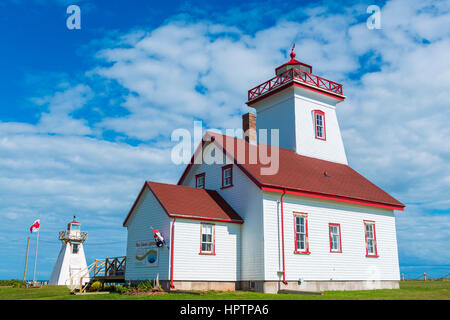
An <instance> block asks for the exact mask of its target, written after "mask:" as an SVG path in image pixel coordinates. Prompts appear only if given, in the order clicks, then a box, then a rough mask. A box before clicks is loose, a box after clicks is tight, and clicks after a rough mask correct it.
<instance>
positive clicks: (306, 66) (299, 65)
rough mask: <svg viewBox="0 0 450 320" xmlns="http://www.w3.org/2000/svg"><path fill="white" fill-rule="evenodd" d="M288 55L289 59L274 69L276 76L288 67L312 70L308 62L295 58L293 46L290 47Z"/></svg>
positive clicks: (309, 71) (304, 70)
mask: <svg viewBox="0 0 450 320" xmlns="http://www.w3.org/2000/svg"><path fill="white" fill-rule="evenodd" d="M290 56H291V60H289V61H288V62H286V63H285V64H283V65H281V66H279V67H278V68H276V69H275V74H276V75H277V76H278V75H280V74H282V73H283V72H286V71H288V70H290V69H298V70H301V71H303V72H306V73H311V72H312V67H311V66H310V65H309V64H306V63H303V62H300V61H297V60H295V56H296V55H295V52H294V48H292V50H291V54H290Z"/></svg>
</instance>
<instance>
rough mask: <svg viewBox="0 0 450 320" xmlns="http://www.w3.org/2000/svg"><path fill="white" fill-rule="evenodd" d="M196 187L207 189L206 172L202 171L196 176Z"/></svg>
mask: <svg viewBox="0 0 450 320" xmlns="http://www.w3.org/2000/svg"><path fill="white" fill-rule="evenodd" d="M195 187H196V188H198V189H205V173H200V174H198V175H196V176H195Z"/></svg>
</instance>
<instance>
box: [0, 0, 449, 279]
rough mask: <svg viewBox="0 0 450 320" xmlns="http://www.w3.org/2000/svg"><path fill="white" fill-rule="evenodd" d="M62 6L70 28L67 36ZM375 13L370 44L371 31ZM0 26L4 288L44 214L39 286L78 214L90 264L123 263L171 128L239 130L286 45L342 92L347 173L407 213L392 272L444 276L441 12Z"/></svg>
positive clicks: (254, 5) (55, 16)
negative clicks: (138, 204) (132, 218)
mask: <svg viewBox="0 0 450 320" xmlns="http://www.w3.org/2000/svg"><path fill="white" fill-rule="evenodd" d="M72 3H75V4H78V5H79V6H80V8H81V16H82V28H81V30H68V29H67V28H66V18H67V14H66V8H67V5H68V4H72ZM371 4H378V5H379V6H380V7H381V8H382V11H381V18H382V28H381V29H380V30H368V28H367V27H366V19H367V17H368V16H369V15H368V14H367V13H366V8H367V7H368V6H369V5H371ZM0 12H1V14H0V35H1V39H2V46H1V47H2V50H1V51H0V70H1V72H0V88H1V89H0V92H1V95H2V99H1V102H0V106H1V107H0V217H1V218H2V224H1V225H0V243H1V247H0V257H1V259H0V278H3V279H9V278H20V277H21V275H22V272H23V264H24V258H25V244H26V237H27V235H28V234H27V230H28V228H29V226H30V225H31V224H32V222H33V221H34V219H36V218H37V217H38V216H39V215H40V216H41V222H42V229H41V241H40V245H39V246H40V249H39V252H40V253H39V260H38V278H40V279H48V278H49V275H50V272H51V269H52V266H53V263H54V261H55V260H56V257H57V254H58V250H59V247H60V244H59V243H58V242H57V240H56V236H57V232H58V231H59V230H62V229H63V228H64V226H65V225H66V223H67V222H68V221H69V220H70V219H71V217H72V216H73V215H76V216H77V217H79V220H80V221H81V222H82V223H83V227H85V229H86V230H87V231H89V241H88V242H87V245H86V251H87V259H88V261H92V260H93V259H95V258H99V257H105V256H116V255H123V254H125V242H126V231H125V229H124V228H122V227H121V225H122V222H123V219H124V217H125V216H126V213H127V212H128V209H129V208H130V206H131V204H132V202H133V201H134V199H135V197H136V195H137V194H138V192H139V189H140V188H141V186H142V183H143V181H144V180H146V179H151V180H155V181H164V182H172V183H174V182H176V181H177V178H178V177H179V175H180V174H181V172H182V170H183V169H184V167H183V166H175V165H173V164H171V162H170V151H171V147H172V144H171V142H170V134H171V132H172V130H174V129H176V128H188V129H189V128H193V121H195V120H201V121H203V123H204V126H205V127H209V128H233V127H239V126H240V116H241V114H242V113H243V112H246V111H247V110H249V109H248V108H247V107H246V106H245V101H246V94H247V90H248V89H250V88H252V87H254V86H255V85H257V84H259V83H260V82H263V81H265V80H267V79H269V78H270V77H272V76H273V69H274V68H275V67H276V66H278V65H280V64H282V63H283V62H285V61H286V59H287V57H288V50H289V48H290V46H291V44H292V43H293V42H295V43H296V53H297V58H298V60H300V61H303V62H305V63H308V64H311V65H312V66H313V71H314V73H315V74H317V75H320V76H323V77H325V78H327V79H330V80H334V81H337V82H341V83H343V85H344V94H345V95H346V96H347V100H346V101H345V102H344V103H341V104H339V105H338V117H339V120H340V127H341V130H342V134H343V139H344V144H345V146H346V151H347V156H348V159H349V162H350V165H351V166H352V167H353V168H355V169H356V170H358V171H359V172H360V173H362V174H363V175H365V176H366V177H367V178H369V179H370V180H372V181H373V182H374V183H376V184H377V185H379V186H380V187H382V188H383V189H385V190H386V191H388V192H390V193H391V194H392V195H394V196H395V197H396V198H397V199H399V200H400V201H402V202H403V203H405V204H406V205H407V209H406V210H405V212H402V213H396V216H397V230H398V243H399V256H400V265H401V271H402V272H405V274H406V275H407V276H410V277H418V276H420V274H421V273H422V272H423V271H426V272H427V273H429V274H431V275H434V276H442V275H444V274H446V273H448V272H450V250H449V249H448V243H449V242H450V233H449V230H450V228H449V227H450V210H449V208H450V199H449V195H448V190H450V174H449V172H450V165H449V159H450V144H449V143H448V138H449V136H450V127H449V126H447V125H446V123H445V122H444V121H443V120H445V119H447V118H448V117H449V116H450V110H449V108H448V105H449V104H450V90H449V85H448V83H450V71H449V70H450V61H449V59H448V58H447V57H446V53H447V52H449V51H450V28H448V26H449V25H450V4H449V2H448V1H433V2H431V1H430V2H429V1H401V0H392V1H386V2H384V1H381V2H378V1H370V2H359V3H356V2H354V3H352V4H348V2H336V1H329V2H327V1H325V2H317V1H314V2H310V3H308V2H302V1H297V2H294V1H291V2H287V1H270V2H262V1H246V2H245V3H244V2H243V1H227V2H223V1H221V2H214V1H204V2H203V1H164V2H157V3H156V2H153V1H122V0H117V1H103V0H96V1H90V0H85V1H78V2H72V1H65V0H27V1H25V0H3V1H1V2H0ZM34 245H35V243H34V242H32V246H31V249H32V250H34ZM33 259H34V255H33V254H32V255H31V256H30V262H31V263H34V261H33ZM30 276H31V273H29V277H30Z"/></svg>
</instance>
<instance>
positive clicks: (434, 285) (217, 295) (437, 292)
mask: <svg viewBox="0 0 450 320" xmlns="http://www.w3.org/2000/svg"><path fill="white" fill-rule="evenodd" d="M191 299H192V300H405V299H406V300H409V299H412V300H450V281H449V280H443V281H402V282H401V283H400V289H396V290H367V291H327V292H325V293H324V295H322V296H318V295H299V294H264V293H256V292H245V291H237V292H208V293H206V294H204V295H194V294H179V293H177V294H175V293H171V294H166V295H155V296H127V295H120V294H118V293H111V294H104V295H76V296H75V295H71V294H69V290H68V289H67V288H66V287H57V286H47V287H43V288H30V289H22V288H12V287H0V300H191Z"/></svg>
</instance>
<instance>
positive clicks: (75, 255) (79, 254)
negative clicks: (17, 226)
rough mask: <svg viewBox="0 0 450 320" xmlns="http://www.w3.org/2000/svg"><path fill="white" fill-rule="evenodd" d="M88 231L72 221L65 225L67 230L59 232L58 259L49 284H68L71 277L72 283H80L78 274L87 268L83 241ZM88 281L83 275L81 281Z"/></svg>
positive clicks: (81, 273) (74, 220)
mask: <svg viewBox="0 0 450 320" xmlns="http://www.w3.org/2000/svg"><path fill="white" fill-rule="evenodd" d="M87 236H88V233H87V232H81V224H80V223H79V222H77V221H76V218H75V217H74V219H73V221H72V222H70V223H69V224H68V225H67V230H65V231H61V232H59V236H58V239H59V240H61V242H62V247H61V250H60V251H59V255H58V260H56V264H55V266H54V268H53V271H52V274H51V276H50V282H49V284H51V285H70V284H71V280H70V279H71V278H73V279H72V281H73V284H74V285H77V284H79V283H80V276H81V275H83V274H84V273H85V272H81V271H82V270H86V269H87V264H86V257H85V256H84V249H83V243H84V241H86V240H87ZM86 282H89V276H87V277H83V283H86Z"/></svg>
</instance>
